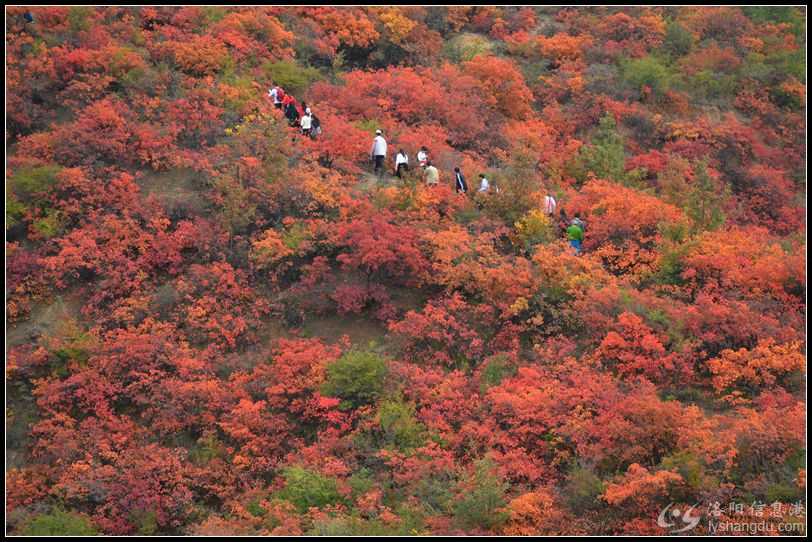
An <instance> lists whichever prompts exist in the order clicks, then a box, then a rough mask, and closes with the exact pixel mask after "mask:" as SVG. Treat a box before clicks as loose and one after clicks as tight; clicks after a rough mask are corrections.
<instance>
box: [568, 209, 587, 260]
mask: <svg viewBox="0 0 812 542" xmlns="http://www.w3.org/2000/svg"><path fill="white" fill-rule="evenodd" d="M577 218H578V213H575V218H573V219H572V223H571V224H570V226H569V227H568V228H567V239H569V242H570V246H571V247H572V248H574V249H575V254H576V255H577V254H580V253H581V243H582V242H583V240H584V230H582V229H581V226H579V225H578V224H577V223H576V222H575V220H576V219H577Z"/></svg>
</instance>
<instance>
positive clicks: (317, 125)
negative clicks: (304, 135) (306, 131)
mask: <svg viewBox="0 0 812 542" xmlns="http://www.w3.org/2000/svg"><path fill="white" fill-rule="evenodd" d="M310 117H311V120H310V139H316V137H318V135H319V134H321V121H320V120H319V118H318V117H317V116H316V115H315V114H311V115H310Z"/></svg>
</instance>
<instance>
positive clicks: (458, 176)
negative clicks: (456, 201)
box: [454, 167, 468, 194]
mask: <svg viewBox="0 0 812 542" xmlns="http://www.w3.org/2000/svg"><path fill="white" fill-rule="evenodd" d="M454 190H456V191H457V194H465V193H467V192H468V184H467V183H466V182H465V175H463V174H462V171H460V168H459V167H455V168H454Z"/></svg>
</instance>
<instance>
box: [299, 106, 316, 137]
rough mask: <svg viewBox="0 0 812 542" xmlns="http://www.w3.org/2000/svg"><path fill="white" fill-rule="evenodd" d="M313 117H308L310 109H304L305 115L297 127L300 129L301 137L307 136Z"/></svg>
mask: <svg viewBox="0 0 812 542" xmlns="http://www.w3.org/2000/svg"><path fill="white" fill-rule="evenodd" d="M312 122H313V117H312V116H311V115H310V108H309V107H308V108H307V109H305V114H304V115H302V120H301V121H300V122H299V125H300V126H301V127H302V135H306V136H309V135H310V130H311V128H312V126H313V125H312Z"/></svg>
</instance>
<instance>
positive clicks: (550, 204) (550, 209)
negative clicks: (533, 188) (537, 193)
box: [544, 192, 557, 216]
mask: <svg viewBox="0 0 812 542" xmlns="http://www.w3.org/2000/svg"><path fill="white" fill-rule="evenodd" d="M556 205H557V204H556V201H555V198H554V197H553V195H552V194H550V193H549V192H547V195H546V196H544V212H545V213H547V215H548V216H553V213H555V208H556Z"/></svg>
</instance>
